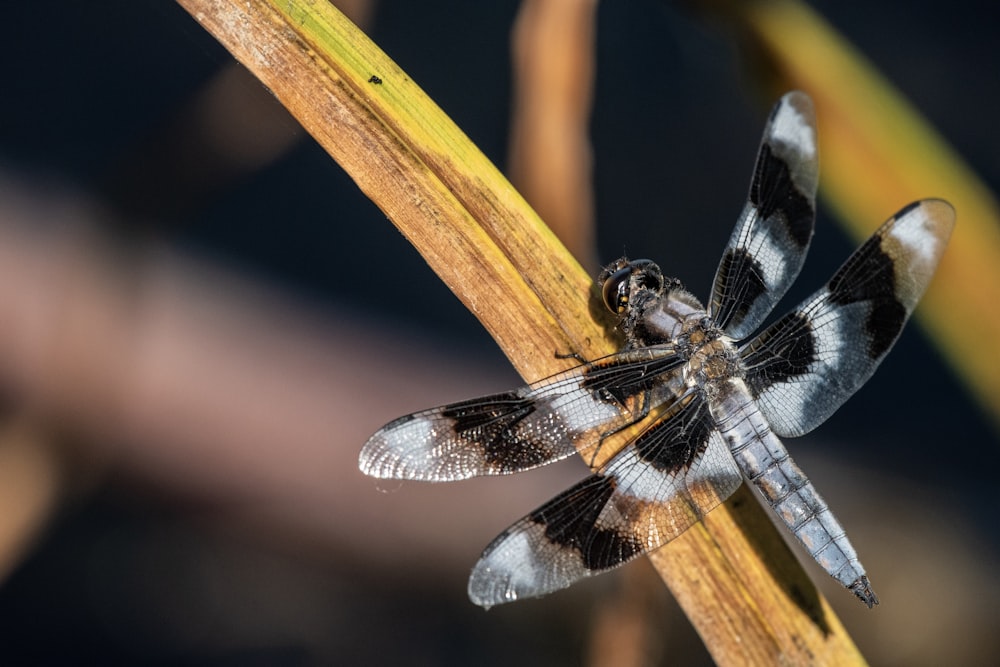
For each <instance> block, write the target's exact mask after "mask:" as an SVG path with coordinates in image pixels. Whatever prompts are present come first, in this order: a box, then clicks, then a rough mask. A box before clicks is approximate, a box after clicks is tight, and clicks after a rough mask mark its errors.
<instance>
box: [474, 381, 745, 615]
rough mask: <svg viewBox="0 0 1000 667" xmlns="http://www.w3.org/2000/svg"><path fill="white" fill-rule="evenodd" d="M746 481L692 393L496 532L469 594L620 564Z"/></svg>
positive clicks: (507, 598) (506, 591)
mask: <svg viewBox="0 0 1000 667" xmlns="http://www.w3.org/2000/svg"><path fill="white" fill-rule="evenodd" d="M741 483H742V477H741V476H740V472H739V470H738V469H737V467H736V463H735V462H734V461H733V457H732V455H731V454H730V453H729V449H728V447H727V446H726V443H725V441H724V440H723V439H722V437H721V436H720V435H719V432H718V431H717V430H716V429H715V425H714V422H713V421H712V417H711V415H710V414H709V410H708V406H707V404H706V402H705V400H704V397H703V396H702V395H701V394H700V393H698V394H689V395H687V396H685V397H683V398H682V399H680V400H677V401H675V402H674V403H673V404H672V405H671V406H670V407H669V408H668V409H667V410H666V411H665V412H664V413H663V414H662V415H660V416H659V418H658V419H657V420H656V421H655V422H654V423H653V424H652V425H651V426H650V428H649V429H647V430H646V431H645V432H643V433H642V434H641V435H640V436H638V437H637V438H636V439H635V440H633V441H632V442H631V443H629V444H628V445H627V446H626V447H625V448H623V449H622V450H621V451H620V452H619V453H618V454H616V455H615V456H614V457H613V458H612V459H611V460H610V461H608V463H607V464H606V465H605V466H603V467H602V468H601V469H600V470H599V471H598V472H596V473H595V474H593V475H591V476H590V477H588V478H587V479H585V480H583V481H582V482H580V483H579V484H576V485H575V486H573V487H571V488H570V489H568V490H566V491H565V492H563V493H561V494H560V495H558V496H556V497H555V498H553V499H552V500H550V501H549V502H547V503H546V504H544V505H543V506H541V507H540V508H538V509H537V510H535V511H534V512H532V513H530V514H529V515H528V516H526V517H524V518H523V519H521V520H520V521H518V522H517V523H515V524H514V525H513V526H511V527H510V528H508V529H507V530H505V531H504V532H503V533H502V534H501V535H500V536H498V537H497V538H496V539H495V540H493V542H491V543H490V545H489V546H488V547H486V550H485V551H484V552H483V555H482V558H480V560H479V562H478V563H477V564H476V566H475V568H473V570H472V576H471V577H470V579H469V597H470V598H471V599H472V601H473V602H475V603H476V604H478V605H481V606H483V607H491V606H493V605H497V604H501V603H504V602H512V601H514V600H517V599H521V598H526V597H536V596H539V595H544V594H546V593H550V592H552V591H555V590H558V589H560V588H565V587H567V586H569V585H571V584H572V583H574V582H575V581H577V580H579V579H581V578H583V577H587V576H590V575H593V574H599V573H601V572H604V571H606V570H609V569H611V568H614V567H617V566H619V565H621V564H622V563H625V562H627V561H629V560H631V559H633V558H635V557H636V556H639V555H640V554H644V553H647V552H649V551H651V550H653V549H656V548H657V547H659V546H661V545H663V544H665V543H667V542H669V541H670V540H671V539H673V538H674V537H677V536H678V535H680V534H681V533H682V532H684V531H685V530H687V529H688V528H689V527H690V526H692V525H693V524H694V523H696V522H697V521H699V520H700V519H701V518H702V517H703V516H704V515H705V514H706V513H708V511H709V510H711V509H712V508H714V507H716V506H718V505H719V504H720V503H721V502H723V501H724V500H725V499H726V498H727V497H729V496H730V495H731V494H732V493H733V492H734V491H735V490H736V489H737V488H739V485H740V484H741Z"/></svg>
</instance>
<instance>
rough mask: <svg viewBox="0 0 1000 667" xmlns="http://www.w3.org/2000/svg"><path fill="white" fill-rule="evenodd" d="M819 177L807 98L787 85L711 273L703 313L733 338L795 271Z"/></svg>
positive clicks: (750, 325)
mask: <svg viewBox="0 0 1000 667" xmlns="http://www.w3.org/2000/svg"><path fill="white" fill-rule="evenodd" d="M818 178H819V153H818V148H817V143H816V119H815V116H814V114H813V108H812V102H811V101H810V100H809V98H808V97H807V96H806V95H804V94H802V93H798V92H793V93H788V94H787V95H785V96H784V97H782V98H781V100H779V101H778V103H777V104H776V105H775V107H774V109H773V110H772V111H771V116H770V118H769V120H768V123H767V127H766V128H765V129H764V138H763V139H762V140H761V145H760V151H759V153H758V154H757V165H756V168H755V169H754V175H753V180H752V182H751V184H750V195H749V197H748V201H747V203H746V205H745V206H744V208H743V213H742V214H741V215H740V219H739V221H738V222H737V224H736V228H735V229H734V230H733V235H732V236H731V237H730V239H729V244H728V245H727V246H726V250H725V252H724V253H723V255H722V261H721V262H720V263H719V268H718V270H717V272H716V274H715V282H714V285H713V288H712V299H711V302H710V303H709V307H708V313H709V315H711V316H712V318H713V319H714V320H715V322H716V324H717V325H718V326H719V327H720V328H722V329H723V330H724V331H725V332H726V333H727V334H728V335H729V336H731V337H732V338H735V339H737V340H741V339H743V338H746V337H747V336H749V335H750V334H751V333H753V332H754V331H755V330H756V329H757V327H759V326H760V325H761V323H763V321H764V318H765V317H767V315H768V313H770V312H771V310H772V309H773V308H774V305H775V304H776V303H777V302H778V300H780V299H781V297H782V296H784V294H785V292H786V291H787V290H788V288H789V286H790V285H791V284H792V282H794V281H795V278H796V276H798V275H799V270H801V268H802V263H803V262H804V261H805V258H806V252H807V251H808V249H809V241H810V239H812V234H813V224H814V221H815V218H816V183H817V180H818Z"/></svg>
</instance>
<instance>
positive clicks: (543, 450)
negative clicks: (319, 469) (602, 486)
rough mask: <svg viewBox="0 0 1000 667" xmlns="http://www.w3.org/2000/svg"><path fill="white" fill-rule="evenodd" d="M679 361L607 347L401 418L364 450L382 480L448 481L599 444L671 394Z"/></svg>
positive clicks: (667, 354)
mask: <svg viewBox="0 0 1000 667" xmlns="http://www.w3.org/2000/svg"><path fill="white" fill-rule="evenodd" d="M681 364H682V360H681V359H680V358H679V357H678V356H677V355H676V354H675V353H674V351H673V349H672V348H670V347H668V346H653V347H647V348H643V349H641V350H632V351H629V352H622V353H619V354H614V355H611V356H608V357H605V358H603V359H599V360H597V361H594V362H591V363H588V364H584V365H582V366H578V367H576V368H574V369H571V370H569V371H566V372H564V373H559V374H557V375H553V376H552V377H549V378H547V379H545V380H542V381H540V382H537V383H535V384H532V385H530V386H527V387H522V388H520V389H517V390H514V391H510V392H506V393H502V394H494V395H492V396H486V397H483V398H476V399H472V400H468V401H462V402H460V403H453V404H451V405H446V406H444V407H440V408H434V409H431V410H425V411H423V412H417V413H415V414H412V415H407V416H405V417H400V418H399V419H396V420H394V421H392V422H390V423H388V424H386V425H385V426H383V427H382V428H381V429H379V430H378V431H377V432H376V433H375V434H374V435H373V436H372V437H371V438H370V439H369V440H368V442H367V443H365V446H364V447H363V448H362V450H361V455H360V458H359V462H358V465H359V467H360V468H361V471H362V472H363V473H365V474H367V475H371V476H372V477H378V478H382V479H408V480H422V481H452V480H458V479H467V478H469V477H477V476H481V475H503V474H508V473H514V472H518V471H521V470H528V469H529V468H536V467H538V466H542V465H545V464H547V463H551V462H553V461H557V460H559V459H562V458H565V457H567V456H569V455H571V454H574V453H576V452H577V451H580V452H583V451H587V450H588V449H593V448H594V447H596V446H598V445H599V444H600V442H601V440H602V438H603V437H604V436H606V435H608V434H610V433H613V432H617V431H619V430H621V429H622V428H624V427H626V426H628V425H630V424H632V423H634V422H636V421H639V420H640V419H642V418H643V417H645V416H646V414H648V411H649V409H650V408H651V407H655V405H656V404H657V403H660V402H664V401H672V400H674V396H673V392H674V391H676V387H677V386H679V382H680V380H679V379H673V376H674V375H676V371H677V370H678V369H679V367H680V366H681Z"/></svg>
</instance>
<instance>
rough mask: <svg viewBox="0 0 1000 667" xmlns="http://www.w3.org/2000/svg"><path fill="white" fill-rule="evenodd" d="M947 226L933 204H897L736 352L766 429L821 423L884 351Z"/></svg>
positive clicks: (923, 284) (918, 292)
mask: <svg viewBox="0 0 1000 667" xmlns="http://www.w3.org/2000/svg"><path fill="white" fill-rule="evenodd" d="M954 226H955V210H954V209H953V208H952V207H951V206H950V205H949V204H948V203H947V202H944V201H941V200H939V199H925V200H923V201H918V202H914V203H913V204H910V205H909V206H907V207H905V208H903V209H902V210H901V211H899V213H897V214H896V215H895V216H893V217H892V218H891V219H890V220H889V221H888V222H886V223H885V224H884V225H882V227H880V228H879V229H878V230H877V231H876V232H875V233H874V234H873V235H872V237H871V238H869V239H868V240H867V241H866V242H865V243H864V244H863V245H862V246H861V247H860V248H858V249H857V250H856V251H855V252H854V254H852V255H851V256H850V258H848V260H847V262H846V263H845V264H844V265H843V266H842V267H841V268H840V269H839V270H838V271H837V273H836V274H835V275H834V276H833V278H831V279H830V282H829V283H827V284H826V286H825V287H823V288H822V289H821V290H819V291H818V292H816V293H815V294H814V295H813V296H811V297H810V298H809V299H806V300H805V301H804V302H803V303H802V304H800V305H799V307H798V308H796V309H795V310H794V311H792V312H790V313H788V314H787V315H785V316H784V317H782V318H781V319H780V320H778V321H777V322H775V323H774V324H772V325H771V326H770V327H768V328H767V329H765V330H764V331H763V332H761V334H760V335H759V336H757V337H756V338H755V339H753V340H752V341H750V342H749V343H748V344H747V345H746V346H745V347H743V348H742V349H741V351H740V353H741V355H742V357H743V363H744V364H745V366H746V369H747V371H746V383H747V386H748V387H749V388H750V391H751V392H752V393H753V395H754V398H756V399H757V403H758V405H759V406H760V409H761V411H762V412H763V413H764V415H765V416H766V417H767V419H768V421H769V422H770V424H771V427H772V428H773V429H774V432H775V433H777V434H778V435H781V436H789V437H792V436H798V435H802V434H803V433H808V432H809V431H811V430H812V429H814V428H815V427H817V426H819V425H820V424H822V423H823V422H824V421H825V420H826V418H827V417H829V416H830V415H831V414H833V413H834V411H836V409H837V408H839V407H840V406H841V404H842V403H843V402H844V401H846V400H847V398H848V397H849V396H850V395H851V394H853V393H854V392H855V391H857V389H858V388H859V387H861V385H862V384H864V383H865V382H866V381H867V380H868V378H869V377H871V375H872V373H874V372H875V368H876V367H877V366H878V365H879V363H880V362H881V361H882V359H883V358H884V357H885V355H886V354H887V353H888V352H889V349H890V348H891V347H892V345H893V343H895V342H896V338H898V337H899V333H900V331H902V329H903V325H904V324H906V320H907V318H909V316H910V313H912V312H913V309H914V308H915V307H916V305H917V302H918V301H919V300H920V297H921V296H922V295H923V293H924V290H925V289H926V288H927V285H928V283H930V280H931V276H932V275H933V274H934V270H935V269H936V268H937V265H938V261H939V260H940V259H941V255H942V253H943V252H944V248H945V245H947V243H948V239H949V238H950V237H951V232H952V229H954Z"/></svg>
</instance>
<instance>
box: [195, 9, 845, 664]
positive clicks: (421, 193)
mask: <svg viewBox="0 0 1000 667" xmlns="http://www.w3.org/2000/svg"><path fill="white" fill-rule="evenodd" d="M180 4H181V5H182V6H184V7H185V8H186V9H187V10H188V11H189V12H190V13H191V14H192V16H194V17H195V18H196V19H197V20H198V21H199V22H200V23H201V24H202V25H203V26H204V27H205V28H206V29H207V30H209V31H210V32H211V33H212V34H213V35H214V36H215V37H216V38H217V39H218V40H219V41H220V42H221V43H222V44H224V45H225V46H226V47H227V48H228V49H229V50H230V51H231V52H232V53H233V55H234V56H236V58H237V59H238V60H240V61H241V62H242V63H244V65H246V66H247V67H248V68H249V69H250V70H251V71H252V72H253V73H254V74H255V75H256V76H257V77H258V78H259V79H260V80H261V81H262V82H263V83H264V84H265V85H266V86H268V87H269V88H270V89H271V90H272V92H273V93H274V94H275V95H276V96H277V98H278V99H279V100H281V102H282V103H283V104H284V105H285V106H286V107H287V108H288V109H289V110H290V111H291V112H292V113H293V114H294V115H295V116H296V118H298V120H299V121H300V122H301V123H302V125H303V126H304V127H305V128H306V130H307V131H308V132H309V133H310V134H312V136H313V137H315V138H316V140H317V141H318V142H319V143H320V144H321V145H322V146H323V147H324V148H325V149H326V150H327V151H328V152H329V153H330V155H332V156H333V157H334V158H335V159H336V160H337V161H338V162H339V163H340V164H341V165H342V166H343V167H344V169H345V170H346V171H347V172H348V173H349V174H350V175H351V176H352V178H354V180H355V181H356V182H357V184H358V185H359V187H360V188H361V189H362V190H363V191H364V192H365V193H366V194H367V195H368V196H369V197H370V198H371V199H372V200H373V201H374V202H375V203H376V204H377V205H378V206H379V207H380V208H381V209H382V210H383V211H384V212H385V213H386V214H387V215H388V216H389V218H390V219H391V220H392V221H393V223H394V224H396V226H397V227H399V229H400V230H401V231H402V232H403V233H404V234H405V235H406V236H407V237H408V238H409V239H410V240H411V241H412V243H413V244H414V246H416V248H417V249H418V250H419V251H420V252H421V254H422V255H423V256H424V257H425V259H426V260H427V262H428V263H429V264H430V265H431V266H432V268H433V269H434V270H435V271H436V272H437V273H438V275H439V276H441V278H442V280H444V281H445V282H446V283H447V284H448V286H449V287H450V288H451V289H452V290H453V291H454V292H455V293H456V294H457V295H458V296H459V298H460V299H461V300H462V301H463V303H465V304H466V305H467V306H468V307H469V308H470V309H471V310H472V312H473V313H475V315H476V316H477V317H478V318H479V319H480V320H481V321H482V322H483V325H484V326H486V327H487V329H488V330H489V331H490V333H491V334H492V335H493V336H494V338H495V339H496V340H497V342H498V343H499V344H500V346H501V347H502V348H503V350H504V351H505V352H506V353H507V355H508V356H509V357H510V359H511V361H512V362H513V363H514V365H515V366H516V367H517V369H518V370H519V372H521V374H522V375H524V376H525V377H527V378H532V379H534V378H539V377H542V376H545V375H547V374H549V373H551V372H553V371H554V370H556V369H557V368H558V367H559V366H565V365H566V363H567V362H566V361H565V360H563V361H559V360H557V359H556V358H555V356H554V353H555V352H557V351H563V352H565V351H570V350H572V351H575V352H577V353H579V354H581V355H583V356H586V357H596V356H599V355H601V354H604V353H607V352H609V351H611V350H612V348H613V345H612V343H611V342H610V341H608V340H607V338H606V336H605V335H604V332H603V330H602V329H601V327H600V326H598V324H597V323H595V322H594V320H593V318H592V317H591V314H590V312H589V304H588V301H589V300H588V299H587V298H585V297H586V296H587V295H588V294H589V293H590V290H591V288H592V281H591V278H590V277H589V276H588V275H587V274H586V273H585V272H584V271H583V270H582V269H581V268H580V267H579V265H578V264H577V263H576V262H575V261H574V260H573V259H572V257H570V255H569V254H568V253H567V252H566V251H565V249H564V248H563V247H562V246H561V245H560V244H559V243H558V241H556V239H555V237H554V236H553V235H552V234H551V232H549V230H548V229H547V228H546V227H545V226H544V225H543V224H542V223H541V221H540V220H539V219H538V218H537V216H536V215H535V214H534V213H533V212H532V211H531V210H530V208H529V207H528V206H527V204H525V203H524V200H523V199H522V198H521V197H520V196H519V195H518V194H517V193H516V192H515V191H514V190H513V188H512V187H511V186H510V185H509V183H507V181H506V179H504V178H503V176H502V175H501V174H500V173H499V172H498V171H497V170H496V168H495V167H493V166H492V165H491V164H490V163H489V161H488V160H486V158H485V157H484V156H482V155H481V154H480V153H479V151H478V150H477V149H476V148H475V146H473V145H472V143H471V142H470V141H469V140H468V139H467V138H466V137H465V136H464V135H463V134H462V133H461V131H459V130H458V129H457V128H456V127H455V126H454V124H453V123H451V121H450V120H449V119H448V118H447V117H446V116H445V115H444V114H443V113H442V112H441V111H440V110H439V109H438V108H437V107H436V106H435V105H434V104H433V103H432V102H431V101H430V100H428V99H427V98H426V96H425V95H424V94H423V93H422V91H420V89H419V88H418V87H417V86H416V85H415V84H414V83H413V82H412V81H411V80H410V79H409V77H407V76H406V74H405V73H404V72H403V71H402V70H401V69H400V68H399V67H398V66H397V65H396V64H395V63H393V62H392V61H391V60H389V59H388V57H386V56H385V54H383V53H382V52H381V51H380V50H379V49H378V48H377V47H376V46H375V45H374V44H373V43H371V42H370V41H369V40H368V39H367V38H366V37H365V36H364V35H363V34H362V33H361V32H360V31H358V30H357V28H355V27H354V26H353V25H352V24H350V22H348V21H347V20H346V19H345V18H344V17H343V16H342V15H341V14H340V13H339V12H337V11H336V10H335V9H334V8H333V7H331V6H330V5H328V4H327V3H325V2H323V3H314V2H307V1H305V0H302V1H295V0H284V1H282V2H264V1H263V0H241V1H240V2H236V1H234V0H180ZM653 560H654V563H655V564H656V565H657V568H658V570H659V572H660V574H661V576H662V577H663V578H664V579H665V581H667V583H668V585H669V586H670V588H671V590H673V592H674V594H675V595H676V596H677V598H678V600H680V602H681V604H682V605H683V606H684V608H685V610H686V612H687V613H688V616H689V618H691V620H692V622H693V623H694V625H695V627H696V629H697V630H698V632H699V633H700V634H701V636H702V638H703V639H704V640H705V643H706V645H707V646H708V648H709V650H710V652H711V653H712V655H713V657H714V658H715V660H716V661H717V662H718V663H719V664H723V665H735V664H748V663H752V664H780V663H785V664H805V663H812V664H858V663H860V662H862V659H861V657H860V655H859V654H858V653H857V650H856V649H855V647H854V645H853V643H852V642H851V640H850V637H848V636H847V635H846V633H845V632H844V630H843V628H842V627H841V625H840V623H839V621H838V620H837V618H836V617H835V616H834V615H833V613H832V612H831V611H830V609H829V607H828V606H827V604H826V602H825V601H824V600H823V599H822V598H821V597H820V596H819V594H818V592H816V590H815V588H814V587H813V585H812V584H811V582H810V581H809V579H808V577H807V576H806V575H805V574H804V573H803V571H802V569H801V567H800V566H799V565H798V563H797V562H796V561H795V558H794V557H793V556H792V555H791V553H790V552H789V550H788V548H787V547H786V546H785V544H784V542H783V541H782V539H781V537H780V536H779V535H778V533H777V531H776V530H775V528H774V527H773V526H772V525H771V524H770V521H769V520H768V518H767V517H766V515H764V513H763V509H762V508H761V507H760V505H759V504H758V503H757V502H756V500H755V499H753V498H752V496H751V495H750V492H749V491H746V489H743V490H741V491H740V492H738V493H737V494H736V496H735V497H734V499H732V500H731V501H730V502H728V503H727V504H726V505H725V506H724V507H722V508H720V509H719V510H717V511H715V512H713V513H712V515H711V516H710V519H709V520H707V521H706V522H705V524H704V525H699V526H698V527H696V528H694V529H692V530H689V531H688V532H687V533H685V534H684V535H683V536H682V537H681V538H679V539H677V540H675V541H674V542H672V543H671V544H670V545H668V546H667V547H666V548H664V549H661V550H660V551H658V552H657V553H656V554H655V557H654V559H653Z"/></svg>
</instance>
